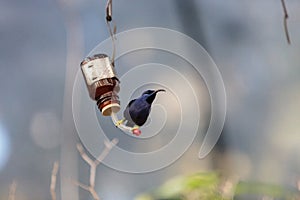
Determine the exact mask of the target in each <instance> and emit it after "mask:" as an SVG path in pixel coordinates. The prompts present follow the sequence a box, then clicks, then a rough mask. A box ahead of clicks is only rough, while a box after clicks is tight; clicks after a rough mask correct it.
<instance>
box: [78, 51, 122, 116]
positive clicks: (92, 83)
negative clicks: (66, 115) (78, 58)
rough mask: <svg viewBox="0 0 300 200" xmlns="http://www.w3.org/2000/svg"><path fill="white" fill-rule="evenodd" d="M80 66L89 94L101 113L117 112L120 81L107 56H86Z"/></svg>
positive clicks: (106, 114)
mask: <svg viewBox="0 0 300 200" xmlns="http://www.w3.org/2000/svg"><path fill="white" fill-rule="evenodd" d="M80 67H81V71H82V74H83V76H84V79H85V83H86V86H87V89H88V91H89V95H90V97H91V99H93V100H95V101H96V102H97V106H98V108H99V110H100V112H101V113H102V115H104V116H110V115H111V114H112V113H117V112H118V111H119V110H120V101H119V96H118V92H119V91H120V86H119V83H120V82H119V79H118V78H117V75H116V73H115V70H114V66H113V64H112V63H111V62H110V59H109V57H108V56H107V55H105V54H96V55H94V56H92V57H87V58H85V59H84V60H83V61H82V62H81V64H80Z"/></svg>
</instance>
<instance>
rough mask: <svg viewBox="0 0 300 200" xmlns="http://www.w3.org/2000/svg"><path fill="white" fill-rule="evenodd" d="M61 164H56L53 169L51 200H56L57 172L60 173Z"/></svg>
mask: <svg viewBox="0 0 300 200" xmlns="http://www.w3.org/2000/svg"><path fill="white" fill-rule="evenodd" d="M58 168H59V164H58V161H56V162H54V164H53V169H52V174H51V184H50V194H51V199H52V200H56V192H55V188H56V179H57V172H58Z"/></svg>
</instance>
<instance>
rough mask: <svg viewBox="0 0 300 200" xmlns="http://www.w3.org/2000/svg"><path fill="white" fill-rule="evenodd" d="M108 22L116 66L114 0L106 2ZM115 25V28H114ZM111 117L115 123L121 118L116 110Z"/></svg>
mask: <svg viewBox="0 0 300 200" xmlns="http://www.w3.org/2000/svg"><path fill="white" fill-rule="evenodd" d="M106 24H107V28H108V31H109V34H110V37H111V40H112V47H113V51H112V57H111V63H112V65H113V66H115V55H116V44H115V41H116V36H115V35H116V32H117V26H116V24H115V22H114V20H113V17H112V0H108V1H107V3H106ZM112 25H113V28H112ZM111 119H112V121H113V123H114V124H117V123H118V121H119V119H118V116H117V114H116V113H115V112H112V113H111ZM117 127H118V128H119V129H121V130H123V131H128V132H132V131H133V128H132V127H128V126H126V125H124V124H120V125H118V126H117Z"/></svg>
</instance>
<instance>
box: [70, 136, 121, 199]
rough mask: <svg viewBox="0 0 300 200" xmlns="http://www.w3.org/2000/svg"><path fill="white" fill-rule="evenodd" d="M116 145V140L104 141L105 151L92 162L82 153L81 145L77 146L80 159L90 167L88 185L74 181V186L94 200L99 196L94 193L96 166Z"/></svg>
mask: <svg viewBox="0 0 300 200" xmlns="http://www.w3.org/2000/svg"><path fill="white" fill-rule="evenodd" d="M117 143H118V139H116V138H115V139H113V140H112V141H108V142H107V141H106V142H104V144H105V149H104V150H103V151H102V153H101V154H100V155H99V156H98V157H97V159H95V160H92V159H91V158H90V157H89V156H88V155H87V154H86V153H85V151H84V149H83V146H82V145H81V144H77V149H78V151H79V153H80V155H81V157H82V159H83V160H84V161H85V162H86V163H87V164H88V165H89V166H90V185H85V184H82V183H80V182H78V181H74V184H75V185H77V186H79V187H81V188H82V189H84V190H87V191H89V192H90V194H91V195H92V196H93V198H94V200H100V198H99V196H98V195H97V193H96V191H95V179H96V170H97V166H98V165H99V164H100V163H101V162H102V161H103V159H104V158H105V157H106V156H107V155H108V153H109V152H110V151H111V149H112V148H113V147H114V146H115V145H116V144H117Z"/></svg>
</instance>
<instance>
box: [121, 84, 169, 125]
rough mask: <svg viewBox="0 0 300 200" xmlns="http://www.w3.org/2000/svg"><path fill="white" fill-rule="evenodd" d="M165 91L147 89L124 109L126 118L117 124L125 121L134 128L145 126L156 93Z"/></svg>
mask: <svg viewBox="0 0 300 200" xmlns="http://www.w3.org/2000/svg"><path fill="white" fill-rule="evenodd" d="M165 91H166V90H164V89H159V90H147V91H145V92H144V93H143V94H142V96H140V97H139V98H137V99H133V100H131V101H130V102H129V104H128V105H127V107H126V109H125V110H124V113H123V115H124V119H122V120H120V121H118V123H117V126H119V125H120V124H122V123H124V122H126V125H127V126H130V127H133V128H134V129H138V127H139V126H143V125H144V124H145V122H146V121H147V119H148V117H149V114H150V111H151V105H152V103H153V101H154V99H155V97H156V94H157V93H158V92H165Z"/></svg>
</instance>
